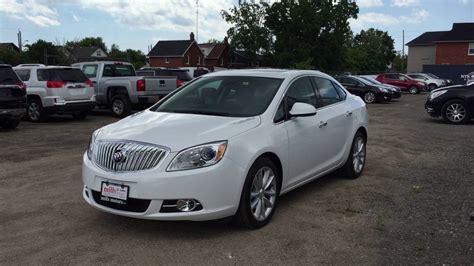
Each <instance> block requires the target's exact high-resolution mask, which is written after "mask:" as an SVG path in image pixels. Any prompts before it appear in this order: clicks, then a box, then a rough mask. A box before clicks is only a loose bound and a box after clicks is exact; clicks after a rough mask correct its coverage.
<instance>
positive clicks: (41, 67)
mask: <svg viewBox="0 0 474 266" xmlns="http://www.w3.org/2000/svg"><path fill="white" fill-rule="evenodd" d="M23 68H27V69H30V68H34V69H54V68H74V67H71V66H16V67H14V68H13V69H23Z"/></svg>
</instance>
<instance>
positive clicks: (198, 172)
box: [82, 153, 246, 221]
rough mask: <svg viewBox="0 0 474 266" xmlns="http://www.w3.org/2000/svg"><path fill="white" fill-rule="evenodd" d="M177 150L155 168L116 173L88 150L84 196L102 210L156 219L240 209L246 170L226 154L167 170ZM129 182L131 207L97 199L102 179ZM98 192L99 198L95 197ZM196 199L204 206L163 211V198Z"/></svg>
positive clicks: (196, 218) (206, 217) (230, 212)
mask: <svg viewBox="0 0 474 266" xmlns="http://www.w3.org/2000/svg"><path fill="white" fill-rule="evenodd" d="M175 155H176V153H171V154H169V155H168V156H167V157H166V158H164V159H163V161H161V162H160V163H159V165H158V166H157V167H156V168H154V169H151V170H146V171H138V172H125V173H116V172H108V171H104V170H102V169H101V168H98V167H97V166H96V165H95V164H94V163H93V162H91V161H90V160H89V159H88V157H87V155H86V154H84V157H83V166H82V179H83V183H84V187H83V197H84V199H85V201H86V202H87V203H89V204H90V205H91V206H93V207H94V208H96V209H99V210H101V211H105V212H109V213H113V214H117V215H122V216H128V217H134V218H141V219H153V220H190V221H204V220H214V219H220V218H224V217H228V216H232V215H234V214H235V213H236V211H237V209H238V207H239V202H240V193H241V190H242V186H243V182H244V180H245V177H246V173H245V170H244V169H243V168H241V167H240V166H238V165H237V164H236V163H234V162H233V161H232V160H230V159H228V158H226V157H224V158H223V159H222V161H220V162H219V163H218V164H216V165H213V166H210V167H205V168H201V169H195V170H186V171H177V172H166V171H165V169H166V167H167V166H168V164H169V162H170V161H171V160H172V158H174V156H175ZM107 181H108V182H110V183H115V184H121V185H126V186H129V199H131V201H129V202H128V203H127V204H129V203H130V204H131V205H134V206H130V208H121V209H119V208H114V207H110V206H105V204H103V203H101V202H100V201H99V200H97V193H100V191H101V184H102V182H107ZM94 196H95V198H96V199H95V198H94ZM178 199H195V200H197V201H199V202H200V204H201V205H202V209H201V210H197V211H192V212H161V208H162V205H163V201H165V200H178Z"/></svg>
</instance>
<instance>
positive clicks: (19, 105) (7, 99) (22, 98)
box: [0, 64, 26, 129]
mask: <svg viewBox="0 0 474 266" xmlns="http://www.w3.org/2000/svg"><path fill="white" fill-rule="evenodd" d="M25 114H26V86H25V84H24V83H23V82H22V81H21V80H20V78H18V76H17V75H16V73H15V71H13V69H12V67H11V66H10V65H5V64H0V126H1V127H3V128H5V129H14V128H16V127H17V126H18V124H19V123H20V118H21V117H22V116H24V115H25Z"/></svg>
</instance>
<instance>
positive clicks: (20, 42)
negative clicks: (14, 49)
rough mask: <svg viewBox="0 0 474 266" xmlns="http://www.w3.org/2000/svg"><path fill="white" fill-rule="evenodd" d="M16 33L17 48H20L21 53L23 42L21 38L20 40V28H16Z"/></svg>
mask: <svg viewBox="0 0 474 266" xmlns="http://www.w3.org/2000/svg"><path fill="white" fill-rule="evenodd" d="M16 35H17V37H18V48H19V49H20V53H21V51H23V43H22V40H21V30H20V29H18V33H17V34H16Z"/></svg>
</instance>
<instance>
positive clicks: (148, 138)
mask: <svg viewBox="0 0 474 266" xmlns="http://www.w3.org/2000/svg"><path fill="white" fill-rule="evenodd" d="M259 124H260V117H259V116H254V117H244V118H243V117H224V116H211V115H198V114H179V113H162V112H153V111H149V110H146V111H143V112H140V113H137V114H134V115H131V116H129V117H127V118H124V119H122V120H120V121H118V122H116V123H113V124H110V125H108V126H106V127H103V128H102V129H101V130H100V133H99V135H98V136H97V138H98V139H101V140H104V139H109V140H133V141H139V142H146V143H152V144H156V145H161V146H165V147H168V148H170V149H171V151H172V152H174V151H180V150H183V149H185V148H188V147H192V146H196V145H199V144H203V143H209V142H214V141H220V140H228V139H230V138H232V137H233V136H236V135H238V134H241V133H243V132H245V131H248V130H250V129H252V128H255V127H257V126H258V125H259Z"/></svg>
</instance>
